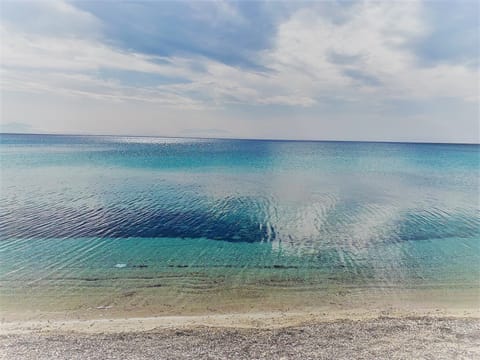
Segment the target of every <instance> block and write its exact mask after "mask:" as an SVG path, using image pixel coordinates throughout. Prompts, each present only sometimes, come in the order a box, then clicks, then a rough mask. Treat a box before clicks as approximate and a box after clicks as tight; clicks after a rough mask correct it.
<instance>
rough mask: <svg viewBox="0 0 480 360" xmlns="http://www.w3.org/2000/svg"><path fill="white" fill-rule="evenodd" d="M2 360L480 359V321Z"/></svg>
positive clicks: (101, 346) (198, 340)
mask: <svg viewBox="0 0 480 360" xmlns="http://www.w3.org/2000/svg"><path fill="white" fill-rule="evenodd" d="M0 358H3V359H122V360H123V359H125V360H126V359H302V360H303V359H480V320H479V319H464V318H463V319H462V318H430V317H419V318H378V319H374V320H360V321H353V320H340V321H333V322H323V323H316V324H308V325H302V326H295V327H285V328H281V329H238V328H237V329H234V328H218V327H194V328H177V329H155V330H152V331H148V332H127V333H117V334H102V333H99V334H85V333H76V332H45V331H40V332H38V331H37V332H31V333H24V334H9V335H2V336H0Z"/></svg>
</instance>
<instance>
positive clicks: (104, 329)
mask: <svg viewBox="0 0 480 360" xmlns="http://www.w3.org/2000/svg"><path fill="white" fill-rule="evenodd" d="M42 315H43V316H46V314H42ZM425 318H427V319H432V320H435V319H458V320H462V319H463V320H472V321H478V322H480V307H477V308H450V309H439V308H431V309H422V308H417V309H413V308H410V309H406V308H395V307H388V308H383V309H382V308H379V309H367V308H364V309H350V310H339V309H336V310H333V309H326V308H324V309H309V310H298V311H271V312H268V311H262V312H258V311H257V312H241V313H235V312H231V313H223V314H214V313H213V314H212V313H210V314H199V315H161V316H143V317H139V316H133V314H126V313H125V314H123V316H121V317H119V316H117V317H109V316H108V314H104V315H103V316H98V317H95V318H77V319H72V318H65V317H64V318H59V317H58V314H57V317H56V318H55V317H53V316H50V317H48V316H47V317H46V318H44V319H35V320H24V319H23V320H22V319H16V320H5V318H4V317H2V321H1V322H0V335H12V334H27V333H39V332H41V333H71V332H74V333H84V334H118V333H145V332H148V331H152V330H155V329H157V330H158V329H195V328H201V327H209V328H224V329H282V328H289V327H298V326H305V325H312V324H322V323H323V324H325V323H335V322H344V321H354V322H357V321H360V322H362V321H375V320H382V319H395V320H404V319H425Z"/></svg>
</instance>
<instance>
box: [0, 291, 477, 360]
mask: <svg viewBox="0 0 480 360" xmlns="http://www.w3.org/2000/svg"><path fill="white" fill-rule="evenodd" d="M159 294H161V292H158V289H157V290H156V291H155V292H154V293H152V294H150V295H149V296H146V294H145V293H128V294H123V293H122V294H121V296H115V297H112V298H108V301H105V298H104V297H103V296H101V297H98V298H96V297H93V296H89V297H88V301H87V296H86V293H84V294H83V297H81V298H80V297H79V298H78V299H77V300H78V303H77V302H75V301H73V300H72V298H71V297H69V296H67V297H66V298H65V299H67V300H68V301H60V300H61V298H58V297H50V296H48V297H47V296H36V297H28V298H24V299H23V300H21V297H20V296H19V294H18V293H17V294H16V296H15V299H16V300H17V303H16V305H15V304H14V303H13V301H10V302H5V301H4V302H3V304H2V308H1V309H0V319H1V321H0V347H1V349H0V358H5V359H76V358H78V359H143V358H160V359H178V358H187V359H188V358H192V359H228V358H231V359H279V358H282V357H283V358H288V359H297V358H298V359H309V358H312V359H316V358H327V359H328V358H336V359H351V358H356V359H362V358H365V359H373V358H391V359H397V358H398V359H411V358H432V359H453V358H455V359H458V358H459V359H462V358H463V359H474V358H480V306H479V304H480V302H479V296H478V295H479V291H478V288H476V287H472V288H469V289H464V288H463V289H457V290H455V289H445V288H441V289H412V290H409V291H407V290H405V289H403V290H402V291H401V292H396V293H394V292H388V293H385V292H378V293H373V292H371V291H369V292H364V291H362V292H348V293H347V292H345V293H344V292H338V293H335V294H333V293H328V294H324V295H322V293H319V292H308V291H304V292H302V293H300V294H299V293H298V292H297V293H294V292H292V291H275V292H271V291H269V292H268V296H267V293H263V294H262V296H255V297H253V296H248V297H247V296H243V297H241V296H239V297H232V296H229V297H221V298H219V297H218V294H217V297H215V298H211V297H202V296H198V295H193V294H191V295H189V296H188V297H185V296H184V297H182V298H176V299H177V304H175V303H174V300H175V298H172V299H170V300H171V304H169V303H168V302H167V300H169V298H168V297H166V296H164V297H162V296H158V295H159ZM36 295H39V293H38V292H37V293H36ZM147 295H148V294H147ZM50 299H57V301H58V302H50V301H49V300H50ZM213 299H215V301H212V300H213ZM235 299H236V300H235ZM4 300H5V299H4ZM11 300H13V298H11ZM33 300H35V302H32V301H33ZM154 300H155V301H154ZM14 305H15V306H14ZM166 305H169V306H166Z"/></svg>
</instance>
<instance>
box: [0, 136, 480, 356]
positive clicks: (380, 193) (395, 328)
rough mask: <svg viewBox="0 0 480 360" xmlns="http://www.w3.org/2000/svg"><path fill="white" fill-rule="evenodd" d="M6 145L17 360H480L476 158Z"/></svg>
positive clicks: (236, 145)
mask: <svg viewBox="0 0 480 360" xmlns="http://www.w3.org/2000/svg"><path fill="white" fill-rule="evenodd" d="M0 140H1V143H0V154H1V156H2V172H1V180H2V188H1V190H2V191H1V193H0V215H1V216H0V230H1V234H0V260H1V261H0V336H1V345H0V346H1V350H2V351H0V352H1V356H3V357H4V358H6V359H51V358H54V359H55V358H71V359H74V358H82V359H83V358H87V359H88V358H91V359H97V358H98V359H100V358H101V359H105V358H116V359H117V358H123V359H135V358H149V357H156V358H162V359H164V358H167V359H168V358H171V359H175V358H195V359H202V358H210V359H216V358H218V359H225V358H232V359H237V358H240V359H241V358H245V359H250V358H254V359H255V358H259V359H262V358H265V359H277V358H282V357H283V358H293V359H295V358H298V359H308V358H345V359H349V358H392V359H395V358H399V359H410V358H435V359H438V358H446V359H450V358H465V359H471V358H475V357H479V353H478V351H479V349H478V342H479V339H478V336H479V319H480V314H479V309H480V306H479V304H480V284H479V279H480V266H479V265H478V264H479V263H480V242H479V238H480V237H479V233H478V229H479V225H480V220H479V218H478V204H477V202H476V200H475V199H478V154H479V152H478V151H479V148H478V146H470V145H445V144H380V143H342V142H338V143H336V142H290V141H244V140H218V139H173V138H148V139H144V138H131V137H128V138H127V137H116V136H110V137H109V136H105V137H94V136H61V135H59V136H49V135H28V136H27V135H2V137H0ZM147 140H148V141H147Z"/></svg>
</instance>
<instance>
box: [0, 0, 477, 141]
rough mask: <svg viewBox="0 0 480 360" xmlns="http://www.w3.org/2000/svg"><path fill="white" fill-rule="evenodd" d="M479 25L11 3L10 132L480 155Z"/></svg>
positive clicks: (318, 12) (374, 9)
mask: <svg viewBox="0 0 480 360" xmlns="http://www.w3.org/2000/svg"><path fill="white" fill-rule="evenodd" d="M479 12H480V9H479V4H478V2H476V1H461V0H457V1H428V2H425V1H423V2H422V1H398V2H392V1H388V2H387V1H385V2H364V1H355V2H347V1H341V2H333V1H331V2H327V1H312V2H301V1H288V2H287V1H285V2H282V1H266V2H262V1H208V2H201V1H175V2H170V1H129V2H126V1H125V2H113V1H60V0H58V1H33V2H28V1H6V0H2V1H1V2H0V42H1V52H0V64H1V66H0V80H1V84H0V114H1V117H0V120H1V121H0V123H1V131H3V132H32V133H70V134H122V135H152V136H187V137H225V138H269V139H297V140H300V139H313V140H367V141H413V142H423V141H425V142H467V143H479V141H480V134H479V51H480V39H479V30H478V29H479V16H480V15H479Z"/></svg>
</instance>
